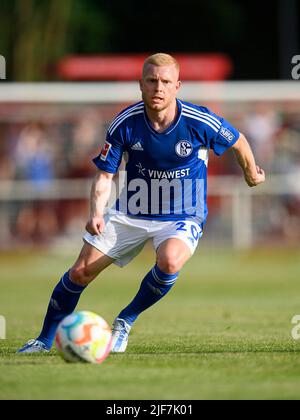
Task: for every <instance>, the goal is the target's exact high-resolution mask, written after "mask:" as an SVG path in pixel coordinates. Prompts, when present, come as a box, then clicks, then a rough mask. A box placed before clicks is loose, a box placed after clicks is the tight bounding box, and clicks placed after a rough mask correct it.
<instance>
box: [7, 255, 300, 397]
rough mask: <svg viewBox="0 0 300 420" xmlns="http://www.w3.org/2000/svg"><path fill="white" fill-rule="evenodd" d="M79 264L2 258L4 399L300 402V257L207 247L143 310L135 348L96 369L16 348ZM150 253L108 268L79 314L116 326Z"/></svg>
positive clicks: (58, 258) (56, 258)
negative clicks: (299, 322)
mask: <svg viewBox="0 0 300 420" xmlns="http://www.w3.org/2000/svg"><path fill="white" fill-rule="evenodd" d="M75 257H76V255H75V254H74V256H73V257H70V256H64V255H61V254H60V253H59V252H57V254H55V253H53V252H52V253H49V252H44V253H43V252H35V253H27V254H26V253H15V254H8V253H2V254H1V255H0V267H1V275H0V285H1V292H0V315H3V316H5V318H6V322H7V339H6V340H0V399H2V400H3V399H99V400H105V399H109V400H115V399H125V400H126V399H134V400H138V399H146V400H149V399H159V400H161V399H172V400H178V399H179V400H180V399H192V400H201V399H299V398H300V340H299V341H295V340H293V339H292V336H291V329H292V327H293V325H292V324H291V320H292V318H293V316H294V315H296V314H300V276H299V273H300V252H299V251H298V252H297V251H291V250H275V251H274V250H273V251H268V250H259V251H255V252H254V251H249V252H233V251H221V250H219V251H218V250H208V249H206V250H204V249H201V247H200V249H199V251H198V252H197V254H196V255H195V256H194V258H193V259H192V260H191V261H190V262H189V263H188V264H187V265H186V267H185V268H184V270H182V272H181V275H180V278H179V280H178V283H177V285H176V286H175V287H174V288H173V290H172V291H171V292H170V294H169V295H168V296H166V297H165V299H164V300H162V301H161V302H159V303H158V304H157V305H156V306H154V307H153V308H151V309H150V310H148V311H147V312H146V313H144V314H143V315H142V316H141V317H140V318H139V320H138V321H137V322H136V325H135V328H134V330H133V332H132V335H131V336H130V342H129V347H128V351H127V353H126V354H122V355H110V356H109V357H108V359H107V360H106V361H105V362H104V363H103V364H102V365H99V366H94V365H80V364H76V365H69V364H66V363H65V362H64V361H63V360H62V359H60V357H59V356H58V355H57V354H56V352H55V350H53V351H52V352H51V353H50V354H49V355H42V356H41V355H38V356H37V355H32V356H24V355H23V356H18V355H16V354H15V350H16V349H17V348H18V347H19V346H20V345H21V344H24V342H25V341H27V340H28V339H30V338H34V337H35V336H36V335H37V334H38V332H39V329H40V327H41V323H42V320H43V316H44V312H45V309H46V306H47V304H48V300H49V296H50V293H51V291H52V289H53V287H54V285H55V284H56V283H57V281H58V279H59V277H60V276H61V274H63V273H64V271H65V269H66V268H68V267H69V266H70V264H71V263H72V262H73V259H74V258H75ZM153 262H154V260H153V253H150V252H148V251H147V250H145V251H143V253H142V254H141V255H140V256H139V257H138V258H137V259H136V260H135V261H133V262H132V263H131V264H130V265H129V266H127V267H126V268H124V269H122V270H121V269H119V268H118V267H115V266H113V267H110V268H109V269H108V270H106V271H105V272H104V273H103V274H102V275H101V276H100V277H99V278H98V279H97V280H96V281H95V282H94V283H93V284H92V285H91V286H90V287H89V288H88V289H87V290H86V291H85V293H84V295H83V296H82V299H81V301H80V304H79V307H78V309H85V310H92V311H95V312H96V313H98V314H99V315H101V316H103V317H104V318H105V319H106V320H107V321H108V322H109V323H111V322H112V321H113V319H114V317H115V315H116V314H117V313H118V312H119V310H120V309H122V308H123V307H124V306H125V305H126V304H127V303H128V302H129V300H130V299H131V298H132V297H133V295H134V294H135V292H136V290H137V288H138V286H139V284H140V281H141V279H142V277H143V276H144V274H145V273H146V272H147V271H148V269H150V268H151V267H152V265H153Z"/></svg>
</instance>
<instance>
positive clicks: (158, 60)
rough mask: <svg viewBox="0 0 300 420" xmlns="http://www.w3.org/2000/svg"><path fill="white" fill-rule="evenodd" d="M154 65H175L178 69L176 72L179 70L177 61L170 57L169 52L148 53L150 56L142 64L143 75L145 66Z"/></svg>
mask: <svg viewBox="0 0 300 420" xmlns="http://www.w3.org/2000/svg"><path fill="white" fill-rule="evenodd" d="M149 64H150V65H151V64H152V65H154V66H170V65H175V66H176V69H177V70H178V73H179V71H180V66H179V63H178V61H177V60H176V59H175V58H174V57H172V56H171V55H169V54H164V53H158V54H153V55H150V57H148V58H147V59H146V60H145V62H144V66H143V76H144V74H145V70H146V67H147V66H148V65H149Z"/></svg>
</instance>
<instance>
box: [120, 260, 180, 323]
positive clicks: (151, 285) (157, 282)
mask: <svg viewBox="0 0 300 420" xmlns="http://www.w3.org/2000/svg"><path fill="white" fill-rule="evenodd" d="M178 275H179V273H176V274H166V273H163V272H162V271H161V270H160V269H159V268H158V266H157V265H155V267H154V268H153V269H152V270H151V271H150V272H149V273H148V274H147V275H146V277H145V278H144V280H143V281H142V284H141V287H140V290H139V291H138V293H137V295H136V296H135V298H134V299H133V301H132V302H131V303H130V304H129V305H128V306H127V307H126V308H125V309H123V311H122V312H121V313H120V314H119V315H118V318H121V319H124V320H125V321H126V322H127V323H128V324H129V325H131V324H133V322H134V321H135V320H136V319H137V317H138V316H139V315H140V313H142V312H143V311H145V310H146V309H148V308H150V306H152V305H154V304H155V303H156V302H158V301H159V300H160V299H162V298H163V297H164V296H165V295H166V294H167V293H168V292H169V290H170V289H171V288H172V286H173V285H174V283H175V282H176V280H177V278H178Z"/></svg>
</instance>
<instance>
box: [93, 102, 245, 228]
mask: <svg viewBox="0 0 300 420" xmlns="http://www.w3.org/2000/svg"><path fill="white" fill-rule="evenodd" d="M177 106H178V114H177V117H176V119H175V120H174V122H173V123H172V125H171V126H170V127H168V128H167V129H166V130H165V131H164V132H162V133H158V132H156V131H155V130H154V128H153V127H152V125H151V123H150V121H149V119H148V116H147V113H146V110H145V106H144V103H143V102H139V103H137V104H135V105H133V106H130V107H129V108H127V109H125V110H124V111H123V112H121V113H120V114H119V115H118V116H117V117H116V118H115V120H114V121H113V122H112V124H111V125H110V127H109V129H108V132H107V138H106V142H105V145H104V147H103V149H102V151H101V153H100V155H99V156H98V157H96V158H95V159H94V163H95V164H96V165H97V167H98V168H99V169H100V170H103V171H105V172H109V173H113V174H114V173H116V172H117V171H118V168H119V166H120V163H121V160H122V156H123V155H124V154H125V156H126V161H127V164H126V183H125V188H124V190H123V192H122V194H121V196H120V199H119V200H118V201H117V203H116V206H115V208H116V209H117V210H118V211H121V212H122V213H126V214H127V215H129V216H132V217H139V218H144V219H150V220H162V221H174V220H184V219H194V220H195V219H196V220H197V221H198V222H199V224H200V225H201V226H203V224H204V223H205V221H206V218H207V204H206V194H207V165H208V155H209V150H210V149H212V150H213V151H214V153H215V154H216V155H218V156H220V155H222V154H223V153H224V152H225V151H226V150H227V149H228V148H230V147H231V146H233V145H234V143H235V142H236V141H237V140H238V138H239V136H240V134H239V132H238V130H236V129H235V128H234V127H232V126H231V125H230V124H229V123H228V122H227V121H226V120H224V119H223V118H221V117H218V116H217V115H215V114H214V113H212V112H211V111H210V110H208V109H207V108H205V107H202V106H196V105H193V104H190V103H187V102H183V101H180V100H177Z"/></svg>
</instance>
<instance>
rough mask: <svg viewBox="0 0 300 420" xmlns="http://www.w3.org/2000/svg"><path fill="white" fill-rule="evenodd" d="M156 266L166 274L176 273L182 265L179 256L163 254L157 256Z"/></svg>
mask: <svg viewBox="0 0 300 420" xmlns="http://www.w3.org/2000/svg"><path fill="white" fill-rule="evenodd" d="M157 266H158V268H159V269H160V270H161V271H162V272H163V273H166V274H176V273H178V272H179V271H180V270H181V269H182V266H183V263H182V261H181V258H179V257H177V256H176V255H164V256H158V257H157Z"/></svg>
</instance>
